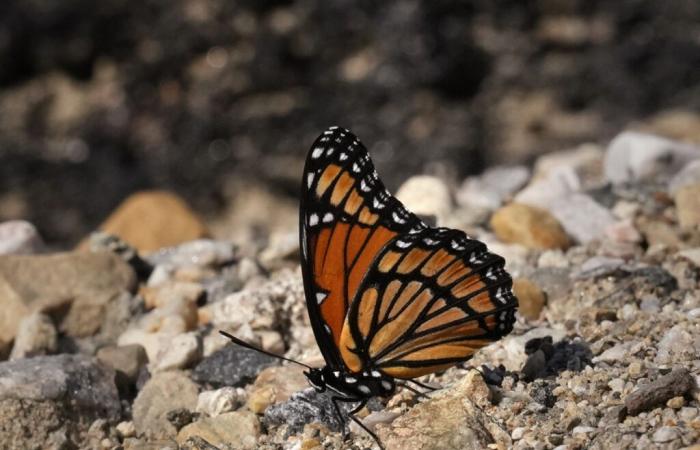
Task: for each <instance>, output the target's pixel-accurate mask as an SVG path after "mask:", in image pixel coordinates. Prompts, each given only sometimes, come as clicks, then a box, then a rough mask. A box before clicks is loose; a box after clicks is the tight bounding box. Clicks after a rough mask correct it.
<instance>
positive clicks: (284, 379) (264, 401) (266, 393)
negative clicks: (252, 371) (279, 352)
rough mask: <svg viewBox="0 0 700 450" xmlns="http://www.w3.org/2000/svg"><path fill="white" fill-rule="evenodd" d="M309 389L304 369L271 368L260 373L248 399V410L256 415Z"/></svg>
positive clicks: (293, 367) (292, 367) (288, 367)
mask: <svg viewBox="0 0 700 450" xmlns="http://www.w3.org/2000/svg"><path fill="white" fill-rule="evenodd" d="M307 387H309V383H308V381H307V379H306V376H305V375H304V369H303V368H301V367H296V366H273V367H268V368H266V369H264V370H262V371H261V372H260V374H259V375H258V377H257V378H256V379H255V383H253V387H252V388H251V390H250V395H249V397H248V402H247V405H248V408H249V409H250V410H251V411H253V412H255V413H258V414H262V413H263V412H265V409H266V408H267V407H268V406H270V405H272V404H274V403H281V402H284V401H286V400H289V398H290V397H291V396H292V394H294V393H295V392H298V391H300V390H302V389H305V388H307Z"/></svg>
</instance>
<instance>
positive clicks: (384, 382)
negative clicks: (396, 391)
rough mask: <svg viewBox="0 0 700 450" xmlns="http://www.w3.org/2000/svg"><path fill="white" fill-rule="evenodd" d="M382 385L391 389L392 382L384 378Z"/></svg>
mask: <svg viewBox="0 0 700 450" xmlns="http://www.w3.org/2000/svg"><path fill="white" fill-rule="evenodd" d="M382 387H383V388H384V389H386V390H387V391H388V390H389V389H391V383H389V382H388V381H386V380H382Z"/></svg>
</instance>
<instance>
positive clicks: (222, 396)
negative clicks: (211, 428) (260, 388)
mask: <svg viewBox="0 0 700 450" xmlns="http://www.w3.org/2000/svg"><path fill="white" fill-rule="evenodd" d="M240 404H241V397H240V395H239V394H238V390H237V389H236V388H233V387H223V388H221V389H217V390H215V391H203V392H201V393H200V394H199V397H198V398H197V411H198V412H202V413H205V414H207V415H209V416H211V417H216V416H218V415H219V414H223V413H226V412H230V411H233V410H235V409H236V408H237V407H238V406H239V405H240Z"/></svg>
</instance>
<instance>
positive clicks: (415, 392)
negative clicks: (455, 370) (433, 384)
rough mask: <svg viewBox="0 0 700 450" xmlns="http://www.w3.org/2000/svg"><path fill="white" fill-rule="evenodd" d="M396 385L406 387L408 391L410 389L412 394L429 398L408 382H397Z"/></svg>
mask: <svg viewBox="0 0 700 450" xmlns="http://www.w3.org/2000/svg"><path fill="white" fill-rule="evenodd" d="M397 386H401V387H402V388H404V389H408V390H409V391H411V392H413V393H414V394H416V395H417V396H418V397H421V398H425V399H428V398H430V397H428V396H427V395H425V394H424V393H423V392H421V391H419V390H418V389H416V388H414V387H411V386H409V385H408V384H404V383H400V384H399V383H397Z"/></svg>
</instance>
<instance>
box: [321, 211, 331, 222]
mask: <svg viewBox="0 0 700 450" xmlns="http://www.w3.org/2000/svg"><path fill="white" fill-rule="evenodd" d="M331 221H333V214H332V213H326V214H325V215H324V216H323V223H328V222H331Z"/></svg>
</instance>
